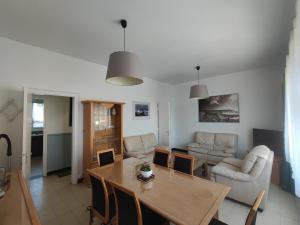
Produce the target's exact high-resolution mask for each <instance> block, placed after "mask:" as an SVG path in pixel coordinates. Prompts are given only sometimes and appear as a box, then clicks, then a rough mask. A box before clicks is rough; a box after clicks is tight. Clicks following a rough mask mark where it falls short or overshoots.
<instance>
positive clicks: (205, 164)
mask: <svg viewBox="0 0 300 225" xmlns="http://www.w3.org/2000/svg"><path fill="white" fill-rule="evenodd" d="M202 176H203V177H207V176H208V171H207V163H206V162H205V163H203V165H202Z"/></svg>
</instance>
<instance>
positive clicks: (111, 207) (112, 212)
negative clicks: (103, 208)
mask: <svg viewBox="0 0 300 225" xmlns="http://www.w3.org/2000/svg"><path fill="white" fill-rule="evenodd" d="M115 215H116V202H115V196H114V194H111V195H110V196H109V218H110V219H111V218H113V217H114V216H115Z"/></svg>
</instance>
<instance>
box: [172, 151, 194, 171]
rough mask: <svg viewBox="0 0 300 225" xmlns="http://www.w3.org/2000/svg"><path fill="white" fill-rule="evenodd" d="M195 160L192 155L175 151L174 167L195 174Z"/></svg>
mask: <svg viewBox="0 0 300 225" xmlns="http://www.w3.org/2000/svg"><path fill="white" fill-rule="evenodd" d="M194 160H195V159H194V156H192V155H187V154H181V153H174V163H173V169H174V170H177V171H180V172H183V173H187V174H190V175H193V168H194Z"/></svg>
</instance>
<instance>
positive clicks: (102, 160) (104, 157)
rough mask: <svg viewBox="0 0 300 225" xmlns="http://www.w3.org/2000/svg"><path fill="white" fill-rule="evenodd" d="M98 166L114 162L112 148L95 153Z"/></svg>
mask: <svg viewBox="0 0 300 225" xmlns="http://www.w3.org/2000/svg"><path fill="white" fill-rule="evenodd" d="M97 160H98V165H99V166H105V165H108V164H111V163H114V162H115V151H114V149H113V148H110V149H105V150H100V151H97Z"/></svg>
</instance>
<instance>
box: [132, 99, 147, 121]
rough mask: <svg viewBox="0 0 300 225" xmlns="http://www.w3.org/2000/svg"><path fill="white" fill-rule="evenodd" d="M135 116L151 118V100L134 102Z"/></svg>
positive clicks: (136, 117) (138, 118)
mask: <svg viewBox="0 0 300 225" xmlns="http://www.w3.org/2000/svg"><path fill="white" fill-rule="evenodd" d="M133 118H134V119H137V120H140V119H146V120H147V119H150V102H133Z"/></svg>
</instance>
